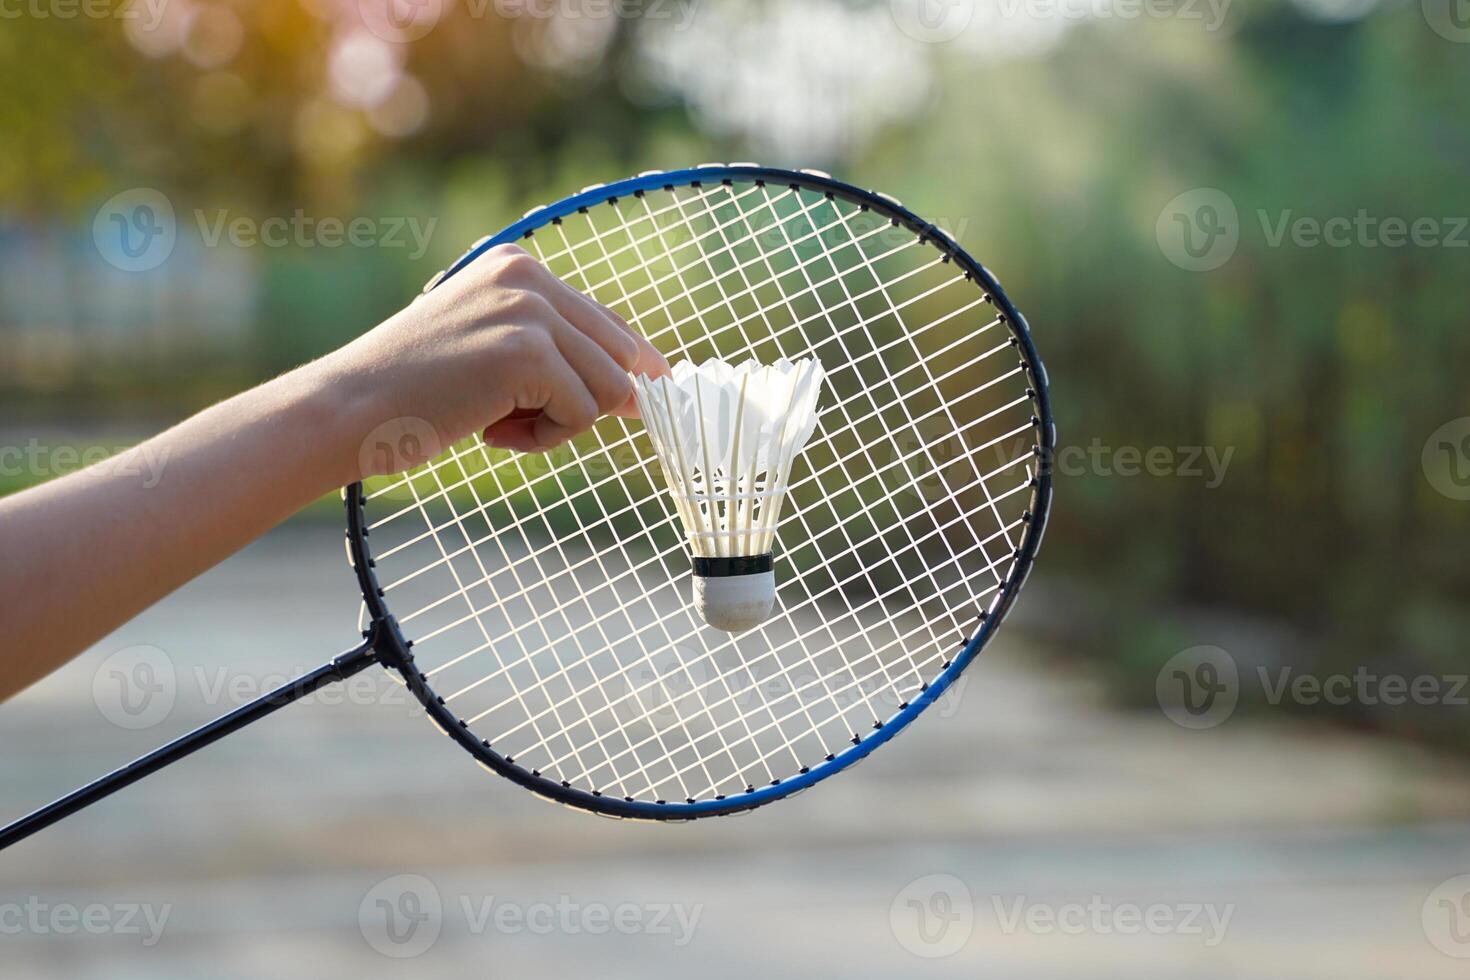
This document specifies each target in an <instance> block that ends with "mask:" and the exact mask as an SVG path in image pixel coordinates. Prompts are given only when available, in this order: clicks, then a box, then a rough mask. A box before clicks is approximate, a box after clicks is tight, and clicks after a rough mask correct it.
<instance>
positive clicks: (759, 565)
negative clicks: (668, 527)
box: [633, 358, 825, 633]
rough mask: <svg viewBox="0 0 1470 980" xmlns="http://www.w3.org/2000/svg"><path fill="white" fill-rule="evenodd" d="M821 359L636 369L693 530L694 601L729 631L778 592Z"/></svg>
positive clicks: (668, 475) (755, 616)
mask: <svg viewBox="0 0 1470 980" xmlns="http://www.w3.org/2000/svg"><path fill="white" fill-rule="evenodd" d="M824 376H825V372H824V371H823V370H822V365H821V362H819V361H817V360H816V359H814V358H805V359H802V360H799V361H796V362H792V361H788V360H786V359H785V358H782V359H781V360H779V361H777V362H776V363H775V364H769V365H767V364H761V363H759V362H757V361H754V360H751V361H746V362H745V363H744V364H740V365H738V366H735V365H730V364H727V363H726V362H724V361H722V360H719V359H714V360H709V361H705V362H704V363H703V364H700V365H697V366H696V365H695V364H693V363H691V362H689V361H681V362H679V363H678V364H676V365H675V366H674V370H673V375H672V376H665V377H661V378H658V379H652V378H648V377H646V376H640V377H636V378H634V379H633V381H634V391H635V393H636V396H637V399H638V408H639V411H640V413H641V414H642V416H643V424H644V425H645V426H646V427H647V429H648V434H649V438H650V439H651V440H652V442H653V448H654V451H655V452H656V453H657V454H658V458H659V463H660V464H661V465H662V466H663V471H664V478H665V481H666V482H667V484H668V488H669V493H670V494H671V495H672V496H673V498H674V507H675V509H676V510H677V511H678V513H679V519H680V520H681V521H683V523H684V530H685V532H686V533H687V534H688V536H689V546H690V551H691V552H692V556H693V565H694V605H695V608H696V609H698V610H699V614H700V616H701V617H703V619H704V621H705V622H706V623H708V624H709V625H711V626H713V627H715V628H716V629H722V630H725V631H726V632H730V633H734V632H738V631H740V630H747V629H750V628H752V627H755V626H759V625H760V624H761V623H762V622H764V621H765V619H766V617H767V616H769V615H770V614H771V607H772V606H773V605H774V604H775V601H776V574H775V570H774V567H773V564H772V560H773V558H772V553H771V549H772V543H773V540H774V538H775V536H776V523H777V521H779V520H780V517H781V504H782V502H783V501H784V499H785V497H786V489H787V478H788V477H789V476H790V473H791V462H792V460H794V459H795V458H796V454H797V453H798V452H800V451H801V448H802V447H803V446H805V445H806V441H807V439H809V438H810V437H811V434H812V430H813V429H814V428H816V424H817V398H818V396H819V395H820V394H821V387H822V378H823V377H824Z"/></svg>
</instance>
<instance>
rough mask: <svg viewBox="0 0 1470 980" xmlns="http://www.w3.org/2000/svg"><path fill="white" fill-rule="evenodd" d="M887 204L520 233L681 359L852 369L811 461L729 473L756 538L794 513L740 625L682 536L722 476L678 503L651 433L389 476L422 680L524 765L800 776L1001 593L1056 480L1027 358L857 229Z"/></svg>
mask: <svg viewBox="0 0 1470 980" xmlns="http://www.w3.org/2000/svg"><path fill="white" fill-rule="evenodd" d="M876 217H877V216H876V215H873V214H871V213H869V214H867V215H864V214H863V212H861V211H860V210H859V209H858V208H857V207H856V206H854V205H850V204H847V203H846V202H843V201H840V200H834V199H828V198H825V197H823V196H821V195H820V194H818V193H816V192H813V191H810V190H803V191H797V190H795V189H792V188H780V187H766V186H763V185H758V184H755V183H752V182H749V181H743V182H742V181H737V182H735V183H734V184H733V185H712V186H705V187H698V188H693V187H686V188H676V189H674V190H673V191H668V190H659V191H650V192H647V193H646V194H644V195H641V196H638V197H636V198H623V199H621V200H619V201H617V202H610V203H609V204H607V205H602V206H598V207H593V208H589V209H588V210H587V211H586V212H584V213H581V214H576V215H570V216H567V217H566V218H564V219H562V220H561V221H559V222H556V223H552V224H548V225H545V226H543V227H542V228H540V229H539V230H537V231H536V233H535V234H534V235H533V236H531V237H530V238H528V239H526V240H525V241H524V242H523V244H525V245H526V247H527V248H529V249H531V251H532V252H533V254H536V255H537V257H538V258H540V259H541V260H542V261H543V262H545V263H546V264H547V265H548V266H549V267H550V268H551V269H552V271H553V272H555V273H556V274H558V275H559V276H561V277H562V278H564V279H565V280H567V281H568V282H569V283H571V284H572V285H574V286H576V287H578V288H579V289H582V290H584V291H585V292H587V293H588V294H589V295H592V296H593V297H594V298H596V299H598V300H599V301H600V302H603V303H605V304H607V305H609V306H611V307H612V308H614V309H615V310H617V311H618V312H619V313H621V314H622V315H623V316H624V317H626V318H627V319H628V320H629V322H630V323H633V324H634V325H635V326H636V327H638V328H639V329H640V330H642V331H643V332H644V333H645V335H646V336H648V337H649V339H650V340H651V341H653V342H654V343H655V344H656V345H657V346H659V347H660V348H661V349H662V350H663V351H664V353H665V354H666V355H668V356H669V357H670V359H671V360H677V359H679V358H694V359H696V360H702V359H704V358H706V357H709V356H712V355H715V354H719V355H721V356H723V357H725V358H726V359H727V360H729V359H732V358H733V359H735V360H737V361H738V360H744V359H746V358H747V357H752V356H753V357H756V358H757V359H758V360H761V361H762V362H764V363H769V362H771V361H772V360H774V359H775V357H776V356H778V355H779V356H786V357H789V358H792V359H793V360H795V359H798V358H801V357H812V356H815V357H817V358H819V359H820V360H821V361H822V364H823V367H824V368H825V370H826V372H827V375H828V379H827V391H826V392H825V393H824V395H823V397H822V399H821V400H820V401H819V403H818V406H817V409H818V421H817V428H816V431H815V432H814V433H813V436H812V438H811V440H810V442H809V443H808V446H807V449H806V450H805V451H804V452H803V453H802V454H800V455H798V456H797V457H796V458H795V459H794V460H788V461H783V468H784V465H785V464H789V466H790V471H789V472H788V473H784V474H782V478H780V479H777V478H776V477H775V476H773V475H772V474H771V473H768V474H767V476H766V478H765V480H764V481H763V482H762V483H759V484H757V483H751V484H749V485H746V484H745V483H743V482H742V483H741V485H740V486H738V487H737V486H734V485H731V486H724V487H722V488H720V489H719V490H718V493H719V494H720V496H721V497H722V501H723V502H722V506H723V507H725V508H726V511H727V514H729V513H731V512H733V511H735V509H737V508H742V510H740V512H739V518H740V519H739V521H738V522H735V523H733V524H732V525H731V526H737V525H738V526H742V527H743V526H745V525H746V524H750V525H752V526H757V527H758V533H759V534H760V535H764V533H765V531H766V528H765V527H764V521H765V520H766V518H765V515H766V513H767V508H768V507H769V508H770V509H771V510H772V511H773V513H772V515H771V516H772V522H773V525H774V526H773V527H772V528H770V529H769V530H771V531H772V532H773V533H774V545H773V547H774V551H775V554H776V564H777V568H776V572H777V580H778V600H777V607H776V609H775V610H774V612H773V614H772V617H771V619H770V621H769V622H767V623H766V624H764V625H763V626H761V627H759V628H757V629H755V630H752V631H749V632H747V633H744V634H740V635H738V636H729V635H727V634H724V633H721V632H719V631H716V630H712V629H710V628H708V627H705V626H704V625H703V623H701V622H700V621H699V619H698V617H697V615H695V614H694V613H693V611H692V609H691V602H690V594H689V567H688V554H689V551H690V547H691V543H690V539H689V534H688V533H686V529H685V527H686V524H688V525H690V526H692V528H693V530H694V533H696V534H699V533H701V529H702V533H705V534H711V533H714V532H715V531H716V530H717V526H716V527H711V526H710V525H708V524H707V521H708V520H709V519H712V518H713V517H714V512H715V501H714V499H712V492H713V491H714V488H713V487H707V486H704V485H703V484H702V483H701V481H700V478H699V477H697V476H695V477H692V478H691V481H690V482H688V483H687V485H685V486H684V493H685V497H687V502H685V501H680V500H679V499H678V498H677V496H676V495H675V494H671V493H669V492H668V489H667V488H666V485H665V478H664V473H665V472H672V471H671V470H667V468H661V467H660V465H659V463H658V460H657V457H656V454H655V451H654V449H653V447H652V445H651V444H650V441H649V439H648V436H647V434H646V432H645V431H644V428H643V426H644V423H640V422H637V421H633V422H625V421H623V420H619V419H606V420H603V421H602V422H600V423H599V424H598V425H597V426H596V427H595V428H594V429H593V430H592V431H591V432H589V433H587V434H585V435H583V436H581V437H579V438H578V439H577V440H575V441H574V443H573V444H572V447H571V449H570V450H567V451H561V452H558V453H556V454H554V455H553V456H552V457H551V458H549V459H543V458H540V457H521V456H517V455H513V454H507V453H504V452H502V451H493V452H492V451H490V450H489V449H487V447H485V446H484V445H483V444H481V443H480V442H479V441H478V440H474V441H471V442H467V443H463V444H460V445H459V446H455V447H451V448H450V449H449V450H447V451H446V452H445V453H444V454H443V455H441V456H440V457H439V458H437V459H435V460H434V461H432V462H430V463H429V464H427V465H425V466H422V467H420V468H418V469H415V470H413V471H410V472H409V473H407V474H404V475H401V476H398V477H392V478H386V479H384V480H381V481H377V482H376V483H375V484H374V485H373V486H372V487H371V488H370V492H369V494H368V501H369V503H368V514H367V517H368V526H369V527H370V528H371V531H372V534H373V537H372V539H371V543H372V546H373V551H374V555H375V559H376V564H377V570H378V574H379V578H380V581H381V582H383V583H385V584H384V586H383V588H384V593H385V595H386V596H387V598H388V601H389V603H390V607H391V608H393V609H394V610H395V613H396V615H397V618H398V622H399V623H400V625H401V626H402V627H403V628H404V631H405V633H406V634H407V635H408V636H409V638H410V639H412V640H414V641H415V642H414V648H413V651H414V654H415V662H416V666H417V668H418V669H419V670H420V671H422V672H423V673H424V674H425V675H426V676H427V677H428V678H429V679H430V681H431V683H432V684H433V685H434V687H435V689H436V690H437V691H440V692H448V693H445V694H444V701H445V702H446V703H447V704H449V705H450V707H451V709H452V710H453V711H454V713H455V714H456V715H457V716H458V717H459V718H463V719H464V720H465V723H466V724H467V725H468V726H470V728H471V729H472V730H473V731H474V732H475V734H476V735H477V737H481V738H484V739H485V740H486V741H488V742H489V743H490V744H491V746H492V748H494V749H495V750H496V751H498V752H500V753H501V754H502V755H505V756H507V757H512V758H514V760H515V764H516V765H518V766H521V767H523V768H525V769H527V770H528V771H532V772H536V773H538V774H541V775H543V776H545V777H546V778H548V779H550V780H552V781H556V782H566V783H567V784H569V785H572V786H576V787H578V788H581V789H585V790H589V791H597V792H603V793H608V794H616V795H618V796H621V797H627V798H636V799H647V800H658V799H671V800H685V799H708V798H712V797H715V796H721V795H731V794H738V793H742V792H745V791H747V790H748V789H749V788H751V787H753V786H757V785H764V784H769V783H772V782H775V781H778V780H780V779H783V778H786V777H789V776H791V775H794V774H796V773H797V772H799V771H802V770H804V769H806V768H808V767H812V766H815V765H817V764H819V763H820V762H821V761H822V760H823V759H825V758H827V757H829V756H831V755H834V754H835V753H838V752H841V751H842V750H843V748H844V747H845V746H848V745H851V744H852V742H853V740H854V739H861V737H862V735H863V733H864V732H867V731H871V730H873V728H874V727H875V726H879V725H881V724H882V723H883V722H885V721H886V720H887V719H888V718H890V717H891V716H892V714H893V713H894V712H895V711H897V710H898V706H899V705H900V704H904V703H907V702H909V701H911V700H912V699H913V698H914V697H916V696H917V695H918V693H919V692H920V691H922V690H923V689H925V687H926V686H927V685H928V684H930V683H932V682H933V680H934V679H935V677H936V676H937V675H938V673H939V671H940V670H942V669H943V667H944V665H945V664H947V663H948V661H949V660H950V658H951V657H952V656H953V655H954V653H955V651H957V650H958V649H959V647H960V645H961V644H962V643H963V642H964V641H965V639H966V638H967V637H968V636H969V635H970V634H971V633H972V632H973V631H974V629H975V628H976V626H977V625H978V623H979V621H980V617H981V616H982V614H984V613H985V612H986V611H987V608H988V606H990V605H993V603H994V602H995V601H996V600H998V598H999V597H1000V595H1001V594H1002V593H1003V591H1004V589H1005V586H1006V584H1007V583H1008V582H1009V580H1010V577H1011V575H1012V571H1011V569H1012V566H1013V565H1014V561H1015V553H1016V548H1017V536H1018V535H1019V534H1020V533H1021V531H1022V529H1023V527H1024V526H1025V519H1024V516H1023V512H1024V510H1025V507H1026V506H1027V500H1028V499H1029V494H1028V493H1027V491H1028V490H1029V488H1030V486H1031V484H1032V482H1033V476H1034V474H1033V472H1032V467H1033V466H1034V462H1035V459H1034V447H1035V444H1036V442H1035V440H1036V430H1035V428H1034V426H1033V425H1032V423H1031V419H1030V415H1031V411H1032V408H1031V399H1030V397H1029V396H1028V394H1027V392H1026V383H1027V382H1026V376H1025V373H1024V369H1023V368H1022V367H1018V366H1015V361H1014V360H1013V359H1009V358H1005V357H1001V356H998V355H1000V354H1001V353H1002V352H1003V351H1005V350H1007V349H1009V348H1010V344H1009V343H1008V342H997V340H992V339H988V337H990V336H993V334H992V331H993V330H994V328H995V327H997V326H998V325H1000V322H1001V321H1000V319H999V318H997V317H995V316H994V314H993V311H991V310H986V311H985V312H984V314H983V315H980V316H977V315H976V314H977V310H978V309H979V308H981V307H983V306H984V305H985V303H986V301H987V299H988V297H986V296H985V295H984V293H983V291H982V289H981V288H980V287H979V286H978V285H977V284H975V283H972V282H970V281H968V280H967V279H966V278H965V277H964V276H963V275H962V273H961V272H960V271H959V270H958V269H956V267H955V266H954V265H953V264H950V263H946V262H945V261H943V258H944V257H943V255H942V253H941V252H940V251H939V250H938V249H937V248H935V247H933V246H932V245H929V244H925V243H921V242H920V241H919V240H918V238H917V236H913V235H909V234H908V233H906V232H902V231H901V230H898V229H895V228H893V227H891V226H889V225H887V224H883V223H875V226H874V227H872V228H865V227H860V225H862V224H863V223H864V222H865V221H867V220H869V219H874V218H876ZM884 232H888V233H889V234H887V235H885V234H884ZM746 451H748V448H747V450H746ZM664 462H665V463H666V464H673V465H674V466H675V467H677V466H678V465H679V461H677V460H674V459H665V460H664ZM470 464H473V465H470ZM996 481H999V482H996ZM674 482H675V483H682V482H684V481H683V480H682V479H676V480H675V481H674ZM405 498H406V499H405ZM757 499H760V500H761V501H762V502H761V503H760V505H759V510H757V504H756V500H757ZM783 501H784V504H785V506H784V507H782V506H781V504H782V502H783ZM743 508H748V509H749V510H750V513H749V514H747V513H745V512H744V510H743ZM778 508H779V510H778ZM470 522H473V524H474V526H473V527H471V526H470ZM745 533H749V532H745ZM714 540H719V539H718V538H715V539H714ZM751 540H752V541H754V540H758V539H757V538H752V539H751ZM747 546H748V545H747ZM399 610H401V612H399Z"/></svg>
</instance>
